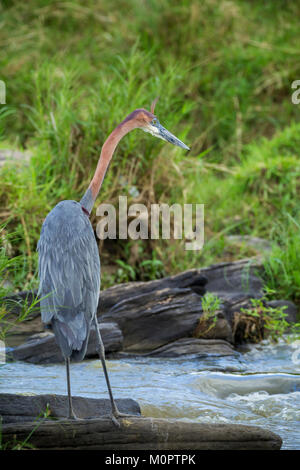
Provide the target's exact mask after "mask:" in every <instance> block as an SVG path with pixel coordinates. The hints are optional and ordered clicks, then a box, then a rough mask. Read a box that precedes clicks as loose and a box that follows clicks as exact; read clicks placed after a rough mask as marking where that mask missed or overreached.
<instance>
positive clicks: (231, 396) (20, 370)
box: [0, 340, 300, 449]
mask: <svg viewBox="0 0 300 470" xmlns="http://www.w3.org/2000/svg"><path fill="white" fill-rule="evenodd" d="M107 364H108V370H109V375H110V379H111V383H112V387H113V391H114V395H115V397H116V398H126V397H130V398H133V399H135V400H137V401H138V402H139V404H140V406H141V409H142V414H143V415H144V416H153V417H170V418H178V419H184V420H192V421H199V422H206V423H241V424H249V425H258V426H261V427H264V428H268V429H270V430H271V431H273V432H275V433H277V434H279V435H280V436H281V437H282V439H283V447H282V448H283V449H300V433H299V430H300V429H299V428H300V426H299V424H300V341H299V340H297V341H294V342H292V343H290V344H288V343H286V342H285V341H283V340H281V341H280V342H279V343H277V344H276V345H274V344H270V343H268V342H267V341H265V342H263V343H260V344H259V345H252V346H250V347H249V349H248V351H246V352H243V353H240V354H239V355H237V357H223V358H218V357H213V356H211V357H205V358H204V357H195V356H190V357H185V358H182V359H180V360H178V359H158V358H155V359H153V358H145V357H144V358H134V359H133V358H128V359H121V360H108V361H107ZM71 380H72V394H73V395H81V396H86V397H92V398H104V397H105V398H107V392H106V387H105V382H104V378H103V374H102V369H101V365H100V361H98V360H88V361H84V362H81V363H74V364H72V365H71ZM16 392H18V393H24V394H28V393H34V394H42V393H56V394H66V380H65V366H64V365H63V364H59V365H57V364H55V365H54V364H53V365H32V364H27V363H24V362H10V363H6V364H2V365H1V366H0V393H16Z"/></svg>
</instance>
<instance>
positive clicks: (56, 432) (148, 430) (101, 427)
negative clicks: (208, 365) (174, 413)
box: [2, 417, 282, 451]
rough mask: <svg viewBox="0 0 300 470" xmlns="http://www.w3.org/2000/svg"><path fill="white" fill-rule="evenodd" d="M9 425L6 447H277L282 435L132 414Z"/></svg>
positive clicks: (4, 433)
mask: <svg viewBox="0 0 300 470" xmlns="http://www.w3.org/2000/svg"><path fill="white" fill-rule="evenodd" d="M120 422H121V425H120V428H117V427H116V426H115V425H114V424H113V423H112V421H111V419H109V418H100V419H84V420H80V421H75V422H74V421H70V420H59V421H49V420H47V421H44V422H41V423H40V424H39V423H36V422H29V423H22V424H21V423H15V424H5V425H3V428H2V442H3V445H4V446H7V447H12V446H14V445H16V444H17V443H22V442H24V441H26V439H28V436H29V435H30V433H31V432H32V434H31V435H30V438H29V440H28V441H27V442H29V443H30V445H31V446H33V447H34V448H36V449H41V450H50V449H51V450H68V449H69V450H70V449H71V450H75V449H76V450H114V451H117V450H176V451H178V450H198V449H200V450H204V449H205V450H279V449H280V447H281V444H282V441H281V438H280V436H278V435H277V434H274V433H273V432H271V431H269V430H266V429H262V428H260V427H256V426H244V425H239V424H206V423H195V422H193V423H190V422H184V421H179V420H175V419H156V418H142V417H140V418H136V417H128V418H122V419H121V420H120Z"/></svg>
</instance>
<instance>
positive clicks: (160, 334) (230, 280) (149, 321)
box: [10, 260, 262, 362]
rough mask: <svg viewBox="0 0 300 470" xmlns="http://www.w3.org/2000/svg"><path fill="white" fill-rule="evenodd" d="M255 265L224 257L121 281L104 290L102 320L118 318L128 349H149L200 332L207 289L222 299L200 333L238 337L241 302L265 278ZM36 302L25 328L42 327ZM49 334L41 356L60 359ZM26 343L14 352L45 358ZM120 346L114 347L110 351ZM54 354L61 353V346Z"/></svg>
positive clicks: (230, 338) (204, 336)
mask: <svg viewBox="0 0 300 470" xmlns="http://www.w3.org/2000/svg"><path fill="white" fill-rule="evenodd" d="M255 269H257V264H256V263H255V261H253V260H250V261H249V260H243V261H238V262H235V263H220V264H217V265H214V266H211V267H209V268H204V269H202V270H198V269H191V270H188V271H185V272H183V273H180V274H178V275H176V276H170V277H166V278H163V279H158V280H155V281H150V282H134V283H127V284H121V285H117V286H114V287H111V288H109V289H106V290H105V291H103V292H101V295H100V300H99V305H98V316H99V320H100V321H101V322H104V323H107V322H108V323H115V324H117V326H118V328H119V329H120V330H121V333H122V335H123V338H124V340H123V351H124V352H130V353H135V354H144V353H149V352H151V351H154V350H157V349H158V348H161V347H163V346H166V345H168V344H170V343H174V342H175V341H177V340H179V339H182V338H188V337H193V336H196V337H197V336H199V334H198V333H199V332H198V331H197V326H198V324H199V319H200V318H201V316H202V315H203V311H202V295H203V293H204V292H205V289H206V290H207V291H209V292H213V293H214V294H215V295H217V296H218V297H219V298H220V299H221V302H222V304H221V308H220V311H219V312H218V316H217V321H216V322H215V324H214V325H213V328H206V329H204V331H201V332H200V336H201V339H222V340H226V341H228V342H233V335H232V324H233V322H232V319H233V315H234V312H235V311H236V309H237V308H239V307H240V306H241V305H242V306H243V307H245V305H246V304H247V301H249V298H253V297H256V298H257V297H261V296H262V292H261V287H262V283H261V281H260V279H259V278H258V277H257V276H256V275H255V273H254V270H255ZM18 295H19V298H20V299H21V302H22V301H23V302H24V297H25V293H20V294H18ZM30 296H32V294H31V295H30V294H29V296H28V295H27V298H28V302H30V300H31V298H30ZM17 299H18V297H17V296H14V297H13V303H12V305H13V309H12V311H15V312H16V314H17V312H18V308H20V306H19V305H18V302H17ZM10 302H11V300H10ZM36 308H37V309H36V311H35V312H32V314H31V318H32V320H31V321H27V322H24V325H22V324H21V325H22V327H21V328H22V332H23V333H24V329H25V328H27V330H28V328H30V324H32V325H34V329H35V331H37V329H40V331H42V324H41V321H40V315H39V311H38V305H37V306H36ZM38 322H39V325H40V326H38ZM25 325H27V326H25ZM50 339H51V338H48V339H47V338H44V339H43V340H40V345H41V347H42V358H41V361H42V362H45V361H46V362H54V361H56V359H54V357H53V354H54V353H53V351H52V348H53V344H54V343H53V344H52V343H51V345H50V343H49V350H50V352H51V354H50V359H49V360H48V359H47V357H46V356H44V354H45V349H46V348H47V347H48V346H47V341H50ZM91 339H92V337H91ZM35 341H36V340H35ZM51 341H53V339H51ZM104 343H105V341H104ZM31 346H32V344H31ZM27 347H28V345H27V346H26V347H24V349H23V350H19V351H17V352H16V353H15V357H16V358H19V359H23V360H27V361H31V362H40V359H39V358H38V355H37V354H36V351H37V347H38V343H36V349H35V351H34V354H35V355H36V357H33V355H32V356H30V354H27V352H26V351H29V349H28V348H27ZM26 348H27V349H26ZM91 348H92V346H91ZM116 350H117V349H116V348H115V349H113V350H111V351H114V352H115V351H116ZM171 350H172V348H170V351H171ZM22 351H23V352H22ZM107 353H109V348H107ZM19 354H20V355H19ZM22 354H23V356H22ZM55 354H59V353H58V352H57V351H56V352H55ZM92 354H93V353H92ZM25 356H26V357H25ZM56 357H57V356H56ZM87 357H89V355H88V356H87ZM57 360H60V359H59V358H58V359H57Z"/></svg>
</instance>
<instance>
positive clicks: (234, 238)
mask: <svg viewBox="0 0 300 470" xmlns="http://www.w3.org/2000/svg"><path fill="white" fill-rule="evenodd" d="M226 239H227V240H228V241H229V242H230V243H234V244H237V245H245V246H248V247H249V248H252V249H253V250H255V251H256V252H258V253H270V251H272V244H271V242H270V241H269V240H266V239H265V238H260V237H251V236H249V235H229V236H227V237H226Z"/></svg>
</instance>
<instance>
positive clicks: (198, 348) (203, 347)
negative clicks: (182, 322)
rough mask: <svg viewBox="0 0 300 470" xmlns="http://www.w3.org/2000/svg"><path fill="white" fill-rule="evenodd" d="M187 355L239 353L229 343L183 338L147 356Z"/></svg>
mask: <svg viewBox="0 0 300 470" xmlns="http://www.w3.org/2000/svg"><path fill="white" fill-rule="evenodd" d="M187 354H197V355H198V356H202V357H203V356H204V357H205V356H237V355H239V353H238V352H237V351H235V350H234V348H233V346H232V345H231V344H230V343H228V342H227V341H223V340H221V339H219V340H218V339H215V340H209V339H198V338H181V339H178V340H177V341H173V342H172V343H169V344H166V345H165V346H161V347H160V348H157V349H155V350H154V351H151V352H150V353H148V354H146V355H147V356H158V357H181V356H184V355H187Z"/></svg>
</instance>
